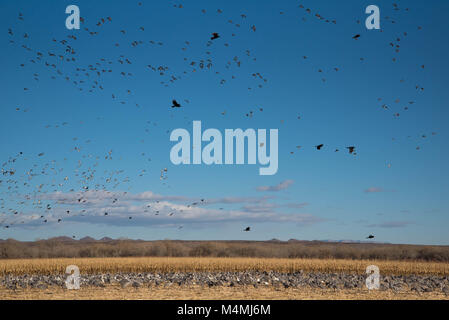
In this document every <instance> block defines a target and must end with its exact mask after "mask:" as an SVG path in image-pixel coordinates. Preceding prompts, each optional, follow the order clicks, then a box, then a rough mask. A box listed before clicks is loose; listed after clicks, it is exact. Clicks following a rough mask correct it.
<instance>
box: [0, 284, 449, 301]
mask: <svg viewBox="0 0 449 320" xmlns="http://www.w3.org/2000/svg"><path fill="white" fill-rule="evenodd" d="M18 299H20V300H24V299H25V300H27V299H31V300H50V299H59V300H61V299H67V300H91V299H100V300H130V299H133V300H152V299H157V300H210V299H212V300H252V299H257V300H273V299H279V300H311V299H313V300H329V299H338V300H354V299H357V300H372V299H375V300H395V299H401V300H406V299H413V300H417V299H419V300H421V299H433V300H434V299H436V300H448V299H449V297H448V296H446V295H444V294H443V293H441V292H429V293H423V294H417V293H416V292H412V291H404V292H401V293H394V292H392V291H390V290H387V291H368V289H354V290H331V289H310V288H300V289H298V288H288V289H285V288H273V287H259V288H254V287H252V286H244V287H240V286H239V287H213V288H209V287H203V286H189V287H187V286H181V287H179V286H177V285H172V286H168V287H163V286H159V287H146V288H139V289H133V288H126V289H122V288H121V287H120V286H113V285H110V286H107V287H106V288H95V287H82V288H81V289H80V290H67V289H64V288H59V287H52V288H49V289H46V290H39V289H19V290H15V291H12V290H6V289H3V288H0V300H18Z"/></svg>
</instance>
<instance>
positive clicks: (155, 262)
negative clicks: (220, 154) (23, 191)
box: [0, 257, 449, 276]
mask: <svg viewBox="0 0 449 320" xmlns="http://www.w3.org/2000/svg"><path fill="white" fill-rule="evenodd" d="M372 264H374V265H377V266H378V267H379V269H380V272H381V274H383V275H408V274H416V275H426V274H428V275H442V276H445V275H449V263H445V262H422V261H419V262H413V261H381V260H345V259H280V258H260V259H259V258H213V257H203V258H192V257H141V258H140V257H132V258H55V259H6V260H0V276H5V275H8V274H14V275H21V274H29V275H31V274H35V275H37V274H64V273H65V269H66V267H67V266H69V265H76V266H78V267H79V269H80V273H81V274H101V273H118V272H134V273H144V272H161V273H169V272H214V271H217V272H218V271H222V272H242V271H277V272H285V273H292V272H296V271H300V270H302V271H304V272H322V273H359V274H361V273H365V271H366V267H367V266H369V265H372Z"/></svg>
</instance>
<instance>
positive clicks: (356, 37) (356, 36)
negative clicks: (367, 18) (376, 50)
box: [352, 34, 360, 40]
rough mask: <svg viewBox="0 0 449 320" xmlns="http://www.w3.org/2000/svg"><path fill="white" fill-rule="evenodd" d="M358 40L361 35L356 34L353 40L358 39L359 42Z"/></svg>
mask: <svg viewBox="0 0 449 320" xmlns="http://www.w3.org/2000/svg"><path fill="white" fill-rule="evenodd" d="M358 38H360V35H359V34H356V35H355V36H353V37H352V39H356V40H357V39H358Z"/></svg>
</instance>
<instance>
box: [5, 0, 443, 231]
mask: <svg viewBox="0 0 449 320" xmlns="http://www.w3.org/2000/svg"><path fill="white" fill-rule="evenodd" d="M137 5H138V6H139V7H141V6H142V3H141V2H138V3H137ZM173 7H174V8H176V9H183V5H182V4H175V5H173ZM393 8H394V10H396V11H399V10H401V9H400V8H399V6H398V5H397V4H393ZM299 9H300V10H302V11H301V12H302V14H303V16H302V17H301V19H302V21H307V19H318V20H319V21H322V22H324V23H329V24H335V25H336V24H337V21H336V20H335V19H331V18H325V17H324V16H323V15H321V14H320V13H313V12H312V10H311V9H310V8H307V7H305V6H304V5H302V4H299ZM404 11H408V8H406V9H404ZM201 13H202V14H207V11H206V10H205V9H203V10H201ZM216 13H217V14H219V15H221V16H224V14H223V10H221V9H217V10H216ZM280 14H281V15H283V14H284V12H283V11H281V12H280ZM17 19H18V21H19V22H18V25H16V26H11V27H10V28H8V30H7V32H8V35H9V37H10V39H9V43H10V45H13V46H17V47H20V48H22V49H23V50H24V51H25V52H24V54H23V58H24V60H25V61H23V62H21V63H20V65H19V67H20V68H23V69H27V68H29V69H33V70H35V69H36V68H38V67H40V68H41V71H40V72H35V71H32V72H31V79H32V80H33V81H36V82H39V81H40V79H41V78H42V77H43V76H46V75H49V77H50V78H51V79H53V80H63V81H66V82H68V83H70V84H72V85H73V86H74V87H75V88H76V90H78V91H80V92H82V93H86V92H87V93H95V92H100V91H101V92H103V93H104V92H108V95H109V96H110V99H111V100H112V101H113V102H115V103H119V104H122V105H125V104H128V105H135V106H136V107H138V108H139V107H141V106H142V104H141V103H139V102H137V101H134V100H133V94H134V90H132V88H127V89H126V90H124V91H123V92H119V91H116V90H113V89H111V88H108V87H107V85H106V84H105V83H104V81H103V80H104V79H106V78H107V77H116V78H120V79H122V80H123V82H124V83H125V82H126V80H127V79H129V78H133V77H134V74H133V72H132V70H131V68H130V66H132V65H133V64H134V63H135V62H134V60H135V59H134V58H133V57H132V56H126V55H124V54H117V56H116V58H115V59H111V58H105V57H98V58H97V59H96V60H95V61H92V62H91V63H90V64H87V65H83V64H81V63H79V62H78V61H79V60H80V59H79V50H78V49H77V43H78V42H80V41H82V39H83V38H84V37H101V35H102V33H103V32H107V29H105V28H107V27H108V25H109V24H113V23H114V21H113V18H112V17H109V16H107V17H104V18H103V17H102V18H99V19H98V20H97V21H93V22H91V23H90V24H89V23H88V21H87V20H86V19H85V18H83V17H82V18H81V30H80V31H82V33H81V34H77V35H74V34H72V35H69V36H67V38H66V39H54V38H52V39H51V40H50V44H51V47H52V49H47V48H48V46H47V45H45V44H42V45H43V47H42V48H37V47H33V46H31V44H30V38H31V37H32V35H31V34H30V33H29V32H26V33H24V32H23V31H21V30H23V29H22V27H21V25H20V23H22V22H23V21H24V19H25V17H24V15H23V14H22V13H19V14H18V17H17ZM384 19H385V20H387V21H390V22H391V23H396V20H395V19H393V18H390V17H385V18H384ZM247 21H248V17H247V15H246V14H244V13H242V14H240V16H238V17H237V18H236V19H232V20H231V19H229V20H227V22H228V23H229V25H231V26H232V31H231V32H230V34H226V35H224V34H222V32H216V31H215V30H211V32H210V38H208V39H205V40H204V44H203V55H202V56H199V57H195V58H190V57H188V54H187V52H188V51H189V48H190V47H191V46H192V45H193V44H192V43H191V42H190V41H187V40H186V41H184V42H183V43H182V48H181V51H182V53H185V57H183V62H184V67H185V68H184V69H183V70H176V69H175V68H172V67H171V66H168V65H163V64H162V65H158V64H148V65H146V66H143V65H142V66H138V67H139V68H141V69H142V70H143V69H145V70H147V71H148V72H152V73H155V74H156V75H157V76H159V77H160V81H159V83H160V85H162V86H163V87H169V86H171V85H173V84H174V83H175V82H177V81H181V80H183V79H186V78H188V77H189V76H192V75H194V74H196V73H199V72H210V73H212V74H215V75H216V76H217V77H218V84H219V85H220V86H223V85H225V84H226V83H227V82H229V81H232V80H234V79H236V77H237V76H239V71H238V70H239V68H240V67H241V65H242V64H243V63H254V62H256V61H257V58H256V57H255V56H254V53H253V51H252V50H250V49H246V50H245V51H244V53H243V54H242V55H238V54H237V55H232V56H231V57H230V58H229V60H228V61H225V62H224V68H225V69H226V71H227V72H228V71H229V72H230V76H229V77H228V78H226V77H225V76H224V74H225V73H224V72H222V71H221V69H220V68H219V66H220V65H219V64H220V63H222V61H218V60H216V59H214V54H213V53H214V50H219V49H217V46H224V47H229V46H230V43H231V42H232V39H233V38H234V37H236V36H237V33H238V32H239V30H240V29H242V28H246V30H247V32H250V33H255V32H257V28H256V26H255V25H254V24H251V23H248V22H247ZM357 23H359V24H360V21H359V20H358V21H357ZM137 29H138V30H139V32H141V34H142V36H141V39H138V40H136V39H128V38H127V34H128V33H129V32H128V31H129V30H127V29H121V30H120V34H119V37H114V39H117V40H114V43H113V44H112V45H113V47H115V48H121V47H123V46H128V47H129V46H131V47H132V48H136V47H144V46H154V47H160V48H163V47H164V45H165V44H164V42H161V41H158V40H149V39H147V37H146V36H145V27H144V26H139V27H137ZM417 29H418V30H421V29H422V28H421V27H420V26H418V28H417ZM407 35H408V33H407V32H403V33H402V35H401V36H397V37H395V39H393V40H392V41H391V42H390V43H389V46H391V47H392V48H393V50H394V52H393V53H394V55H395V56H394V57H393V58H392V59H393V61H396V60H397V55H398V54H399V52H400V48H401V41H403V38H405V37H407ZM348 37H351V35H349V36H348ZM352 38H353V39H354V41H360V39H361V38H362V36H361V35H360V34H355V35H352ZM25 57H27V58H25ZM300 57H302V59H300V58H299V59H300V60H308V59H309V57H308V56H306V55H303V56H300ZM360 61H364V58H363V57H361V58H360ZM420 68H421V69H424V68H425V66H424V64H422V65H420ZM324 69H325V68H323V67H321V68H318V70H317V72H318V73H320V74H324V73H325V72H324ZM342 69H343V68H342V67H341V66H334V67H332V69H331V70H332V72H341V70H342ZM246 76H248V78H249V79H252V82H251V84H250V85H249V86H248V88H247V89H248V90H255V89H262V88H263V87H264V86H265V85H266V84H267V83H268V79H267V78H266V77H265V76H264V75H263V74H262V73H261V72H254V73H251V74H250V75H246ZM322 81H323V82H326V78H325V77H323V78H322ZM401 82H403V80H401ZM415 89H416V91H417V92H420V93H421V92H423V91H424V88H423V87H422V86H421V85H419V84H416V86H415ZM33 90H34V89H33V86H27V87H24V88H23V91H24V92H32V91H33ZM171 100H172V101H171V105H167V107H168V108H169V109H179V108H185V107H186V104H189V103H190V101H189V100H188V99H182V100H181V99H171ZM378 102H379V103H380V104H381V108H382V110H385V111H390V112H392V115H393V117H396V118H398V117H399V116H400V112H399V111H398V109H399V108H398V107H396V106H397V105H399V104H400V102H401V101H400V100H399V99H397V100H394V102H393V104H390V103H387V102H384V101H383V99H382V98H378ZM413 104H414V101H413V100H410V101H408V102H406V103H405V105H404V106H403V107H402V111H401V112H403V111H404V112H405V111H407V110H409V108H410V107H411V106H412V105H413ZM14 108H15V110H16V111H17V112H28V110H29V108H27V107H23V106H15V107H14ZM263 111H264V109H263V108H261V107H258V108H257V109H256V111H253V110H250V111H249V112H246V113H245V115H244V116H245V117H247V118H252V117H253V116H254V115H255V113H256V112H263ZM221 115H222V116H225V115H226V110H224V111H222V112H221ZM301 119H302V117H301V115H297V120H301ZM97 120H99V121H100V120H101V119H99V118H98V119H97ZM281 122H283V121H281ZM69 125H70V123H69V122H67V121H65V122H61V123H56V124H46V125H45V128H47V129H48V128H63V127H66V126H69ZM152 126H154V127H155V126H157V122H154V121H147V126H146V128H145V131H146V132H149V130H150V128H151V127H152ZM435 134H436V132H432V133H431V134H430V135H435ZM427 136H428V134H422V135H421V136H420V137H421V138H426V137H427ZM408 137H409V138H410V137H411V136H408ZM393 140H394V138H393ZM72 143H73V144H74V146H73V148H72V149H71V153H72V154H71V157H70V160H73V159H78V160H77V164H76V167H75V168H74V170H73V171H72V172H67V171H68V163H69V162H70V161H69V159H67V158H65V159H64V162H63V163H60V162H58V161H56V160H50V159H47V158H46V155H45V152H41V153H39V154H37V155H36V156H33V155H31V154H27V155H26V153H25V152H23V151H20V152H18V153H17V154H15V155H12V156H10V157H9V158H8V159H7V160H6V161H4V162H3V163H2V167H1V175H0V209H1V210H2V211H1V213H0V225H1V226H2V227H3V228H6V229H8V228H11V227H13V226H15V225H18V224H24V223H26V222H27V223H28V222H30V220H27V219H26V218H25V216H26V214H25V213H23V212H21V211H20V210H17V209H15V208H14V207H13V206H11V199H16V198H19V199H20V200H19V201H18V202H17V203H16V205H17V207H24V208H25V207H27V206H29V205H31V207H32V208H33V211H35V212H39V211H41V212H42V214H39V215H38V216H36V215H33V216H32V221H34V222H36V221H37V222H40V223H49V222H55V223H62V222H63V220H64V218H62V217H59V216H57V215H52V214H51V212H52V210H53V209H54V208H53V204H52V203H51V201H52V197H51V195H52V194H54V193H57V192H61V191H62V190H65V189H64V188H65V187H66V186H67V185H69V182H70V184H71V185H72V186H73V185H74V184H78V185H80V188H79V189H76V188H71V189H70V190H68V191H69V192H71V193H73V194H75V195H76V197H75V198H74V199H67V201H59V204H61V203H62V204H71V205H73V204H77V205H79V206H81V208H82V206H83V205H84V204H87V203H89V202H90V201H91V200H92V199H91V195H92V194H95V192H97V191H99V190H103V191H105V192H106V195H107V196H106V198H107V199H109V200H110V204H111V205H113V204H116V203H118V202H119V201H120V200H121V199H120V198H119V197H120V195H118V193H117V192H112V191H111V190H118V189H117V188H122V189H126V188H127V187H128V189H129V188H130V187H129V186H130V183H131V181H132V178H131V177H130V176H129V175H126V172H125V171H124V170H103V171H102V172H100V168H101V164H102V163H101V162H102V161H112V159H113V158H115V157H114V151H113V150H109V151H108V152H107V153H105V154H93V153H86V152H84V149H85V148H84V146H86V147H87V145H89V144H90V143H91V140H85V141H80V139H79V138H78V137H74V138H73V141H72ZM326 146H327V145H326V144H324V143H320V144H318V145H315V146H314V148H315V149H316V150H318V151H320V150H323V149H325V148H326ZM301 148H302V146H301V145H297V146H296V150H299V149H301ZM333 149H334V150H335V152H339V151H340V149H343V150H344V149H346V150H347V152H348V153H349V154H351V155H353V156H356V155H357V152H356V146H353V145H349V146H344V147H343V148H342V147H334V148H333ZM416 149H417V150H419V149H420V147H419V146H417V147H416ZM290 153H291V154H293V153H294V151H290ZM141 156H142V157H144V158H145V160H146V161H149V162H150V161H151V158H150V157H148V155H147V154H146V153H144V152H142V153H141ZM30 161H31V162H32V163H31V164H30V165H29V164H28V162H30ZM18 163H20V164H21V166H26V165H28V168H29V169H27V170H25V172H19V171H18V169H16V168H15V166H16V165H17V164H18ZM389 166H390V165H389ZM146 173H147V170H146V169H142V170H141V171H140V172H139V174H138V175H139V177H142V176H144V175H145V174H146ZM167 174H168V169H167V168H163V169H161V175H160V180H161V181H162V182H163V183H165V181H166V180H167V178H168V175H167ZM34 181H37V185H35V184H34V183H33V182H34ZM26 189H28V190H29V193H28V194H26V195H25V197H23V192H24V190H26ZM126 194H127V192H123V193H122V196H123V197H125V198H126ZM45 201H47V202H49V203H47V204H46V203H45ZM206 203H207V200H205V199H200V200H198V201H195V202H192V203H189V204H188V205H187V207H188V208H190V207H194V206H198V205H203V204H206ZM158 204H159V201H155V202H154V204H147V205H145V206H144V207H143V208H142V209H143V211H144V212H152V213H153V214H154V215H155V216H157V215H160V214H161V209H160V207H159V206H158ZM220 209H223V208H220ZM4 211H7V212H4ZM181 211H182V210H181ZM65 213H66V215H67V216H74V215H78V216H86V215H88V214H89V211H88V210H87V209H80V210H78V211H76V212H73V210H65ZM175 214H176V212H175V211H173V212H169V213H167V216H173V215H175ZM103 215H104V217H107V216H109V215H110V214H109V213H108V212H104V213H103ZM132 218H133V217H132V216H129V217H128V218H127V219H128V220H132ZM181 228H182V226H178V229H181ZM243 231H245V232H249V231H251V227H249V226H248V227H246V228H245V229H243ZM73 237H75V236H73ZM373 238H374V236H373V235H369V236H368V237H367V239H373Z"/></svg>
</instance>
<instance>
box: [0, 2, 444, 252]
mask: <svg viewBox="0 0 449 320" xmlns="http://www.w3.org/2000/svg"><path fill="white" fill-rule="evenodd" d="M140 2H141V3H142V4H141V5H139V1H126V2H125V1H43V2H40V3H39V4H37V3H36V2H34V1H5V0H1V1H0V24H1V28H0V29H1V32H0V43H2V51H1V52H0V58H1V59H0V61H2V62H1V67H2V72H1V74H0V83H1V87H2V116H1V117H0V132H1V136H0V141H1V149H0V160H1V163H0V164H1V165H2V170H3V171H2V175H1V176H0V180H1V182H0V199H1V200H0V222H1V229H0V238H3V239H4V238H15V239H21V240H33V239H36V238H48V237H52V236H58V235H68V236H72V235H74V236H75V237H76V238H81V237H83V236H86V235H89V236H93V237H95V238H100V237H103V236H109V237H113V238H115V237H128V238H140V239H149V240H150V239H165V238H170V239H247V240H264V239H271V238H277V239H282V240H287V239H290V238H296V239H308V240H314V239H353V240H363V239H364V238H365V237H366V236H367V235H368V234H374V235H376V240H377V241H382V242H383V241H385V242H395V243H422V244H449V235H448V233H447V226H448V223H449V216H448V213H449V212H448V210H449V200H448V197H447V195H448V191H449V186H448V181H449V179H448V178H449V174H448V169H447V165H446V164H447V159H448V156H449V151H448V150H447V148H446V146H447V141H448V138H449V131H448V126H447V123H448V119H449V111H448V109H447V106H446V104H447V101H448V98H449V97H448V96H449V93H448V91H447V83H448V75H449V72H448V71H449V62H448V60H447V56H449V41H448V40H449V37H448V35H449V32H448V27H447V20H446V15H447V13H448V12H449V3H448V2H447V1H442V0H441V1H437V0H435V1H431V2H424V1H395V3H397V10H395V7H394V6H393V4H392V2H390V1H377V2H376V3H371V2H367V1H355V0H354V1H344V2H342V1H339V2H337V1H267V0H265V1H182V2H181V4H182V8H179V7H178V5H179V4H180V2H174V1H140ZM70 4H76V5H78V6H79V8H80V11H81V16H82V17H83V18H84V19H85V22H84V23H82V24H81V29H80V30H68V29H66V28H65V19H66V17H67V15H66V14H65V8H66V6H67V5H70ZM300 4H302V5H303V8H302V7H300V6H299V5H300ZM370 4H375V5H377V6H378V7H379V8H380V14H381V30H367V29H366V27H365V19H366V17H367V15H366V14H365V8H366V6H368V5H370ZM175 5H176V7H175ZM308 8H309V9H310V12H311V13H308V12H307V11H306V9H308ZM218 9H220V11H221V12H218ZM202 10H205V13H204V12H202ZM19 13H20V14H22V15H21V16H19ZM317 13H318V14H319V16H321V17H323V19H319V18H317V17H316V16H315V14H317ZM242 14H244V15H245V16H244V17H242V16H241V15H242ZM107 17H111V20H112V21H109V20H108V19H107ZM101 18H103V19H105V22H104V23H101V25H100V26H97V25H96V24H97V23H98V22H100V21H101ZM326 20H329V22H326ZM333 20H335V23H333V22H332V21H333ZM358 20H359V23H358ZM252 26H255V27H256V30H255V31H253V30H252V29H251V27H252ZM141 27H143V30H142V29H141ZM85 28H87V29H88V31H86V30H85ZM8 29H11V33H12V35H11V34H9V33H8ZM122 30H123V31H124V32H122ZM89 32H97V33H96V34H90V33H89ZM213 32H217V33H219V35H220V38H218V39H216V40H213V41H209V39H210V37H211V34H212V33H213ZM25 33H26V34H27V36H28V37H27V38H25V37H24V34H25ZM404 33H406V34H404ZM356 34H360V38H358V39H357V40H355V39H353V38H352V37H353V36H354V35H356ZM69 36H70V38H69ZM72 36H75V37H76V40H75V39H73V38H71V37H72ZM398 38H399V40H398ZM53 39H54V40H56V41H53ZM63 40H65V41H66V42H65V41H63ZM61 41H62V42H61ZM134 41H136V42H135V43H134V45H133V44H132V43H133V42H134ZM159 43H160V44H159ZM116 44H118V46H117V45H116ZM136 44H137V45H136ZM391 44H392V45H393V46H392V45H391ZM67 45H69V46H70V50H71V49H72V48H73V50H74V53H73V54H72V53H70V50H69V52H66V49H67V48H68V47H67ZM397 45H399V48H397V47H396V46H397ZM395 49H399V52H395ZM38 53H40V54H42V55H41V56H40V55H39V54H38ZM50 54H55V56H52V55H50ZM59 55H61V56H62V57H63V59H64V60H62V59H61V58H60V57H58V56H59ZM304 56H305V57H306V58H304ZM38 58H39V59H38ZM71 58H74V59H75V61H67V60H66V59H71ZM361 58H362V59H361ZM126 59H128V61H129V62H130V63H128V62H127V61H126ZM208 59H209V60H208ZM393 59H395V61H393ZM31 60H33V61H34V62H33V61H31ZM201 62H203V63H204V65H205V66H204V68H203V69H201V67H200V63H201ZM209 62H210V63H211V67H210V68H208V67H207V66H206V65H207V64H208V63H209ZM237 62H240V66H238V65H237ZM192 63H194V64H193V65H192ZM21 64H23V66H21ZM52 65H54V67H53V66H52ZM148 65H150V66H151V67H154V68H155V69H156V70H157V68H158V67H161V68H163V69H164V70H165V71H163V73H164V74H163V75H160V74H159V71H153V70H152V69H151V68H150V67H148ZM89 66H91V67H89ZM77 68H78V70H77ZM94 68H95V70H91V69H94ZM167 68H168V69H167ZM335 68H337V69H338V71H336V70H335ZM83 69H84V70H85V71H83ZM102 70H104V71H105V72H103V71H102ZM109 70H111V72H109ZM320 70H321V72H320ZM58 71H59V73H58ZM97 71H99V72H100V76H98V75H97V74H96V72H97ZM122 72H124V75H122V74H121V73H122ZM86 73H88V74H89V75H88V76H87V75H86ZM253 74H257V75H256V76H255V77H254V76H253ZM259 74H260V77H259V76H258V75H259ZM171 76H174V77H175V78H176V80H175V81H172V82H170V81H169V80H170V79H173V78H170V77H171ZM52 77H53V78H52ZM66 77H68V78H69V79H68V80H66V79H65V78H66ZM263 79H266V81H264V80H263ZM222 80H225V82H222ZM81 81H84V82H81ZM95 81H96V82H95ZM75 82H76V83H75ZM161 82H164V83H161ZM259 85H261V87H259ZM92 86H94V88H93V87H92ZM100 86H101V88H102V89H100ZM24 88H27V89H28V90H24ZM80 88H81V89H82V91H81V90H80ZM248 88H251V89H248ZM421 88H423V89H421ZM89 90H92V92H89ZM127 90H130V92H128V91H127ZM112 95H114V96H115V99H114V98H112ZM173 99H176V100H177V101H178V102H180V103H181V105H182V107H181V108H171V101H172V100H173ZM379 99H380V100H379ZM122 102H123V103H122ZM410 102H412V103H410ZM382 106H386V107H387V109H384V108H382ZM406 107H407V108H408V109H407V110H405V108H406ZM260 108H262V109H263V111H260ZM250 111H252V112H253V113H252V116H251V117H248V116H246V114H248V113H249V112H250ZM223 113H224V115H223ZM396 113H399V116H395V114H396ZM298 117H300V119H298ZM194 120H200V121H201V122H202V126H203V130H204V129H207V128H217V129H219V130H220V131H221V132H222V133H224V130H225V129H235V128H242V129H247V128H254V129H278V130H279V170H278V172H277V174H276V175H273V176H260V175H259V174H258V168H259V165H232V166H224V165H222V166H218V165H215V166H214V165H211V166H207V165H196V166H195V165H189V166H186V165H184V166H183V165H180V166H175V165H173V164H172V163H171V162H170V158H169V155H170V149H171V147H172V146H173V145H174V143H173V142H170V140H169V136H170V132H171V131H172V130H174V129H176V128H185V129H187V130H188V131H190V132H192V121H194ZM423 135H424V136H425V137H423ZM318 144H324V147H323V148H322V149H321V150H319V151H318V150H316V149H315V148H314V146H316V145H318ZM297 146H301V148H299V149H298V148H297ZM347 146H355V147H356V149H355V152H356V155H353V154H349V153H348V151H347V149H346V148H345V147H347ZM417 147H419V149H418V150H417ZM337 148H338V149H339V151H338V152H335V149H337ZM20 152H22V154H20ZM291 152H293V153H291ZM41 153H44V154H43V155H41V156H39V154H41ZM164 168H166V169H167V172H163V177H162V179H161V171H163V170H164ZM31 169H32V170H31ZM143 170H145V171H143ZM10 171H12V172H14V174H13V175H11V174H10V173H9V172H10ZM85 188H88V189H87V191H86V189H85ZM78 199H83V200H81V201H78ZM115 199H117V200H115ZM201 199H203V201H201ZM193 203H197V204H193ZM47 205H49V208H50V209H47ZM67 210H68V211H69V214H67ZM105 212H108V215H107V216H105ZM15 213H16V214H15ZM170 214H171V215H170ZM41 216H43V217H42V218H41ZM130 217H131V218H132V219H129V218H130ZM58 219H62V220H61V221H60V222H59V223H58ZM44 220H46V221H47V222H44ZM7 226H8V228H6V227H7ZM246 226H251V227H252V231H251V232H242V230H243V229H244V228H245V227H246Z"/></svg>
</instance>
